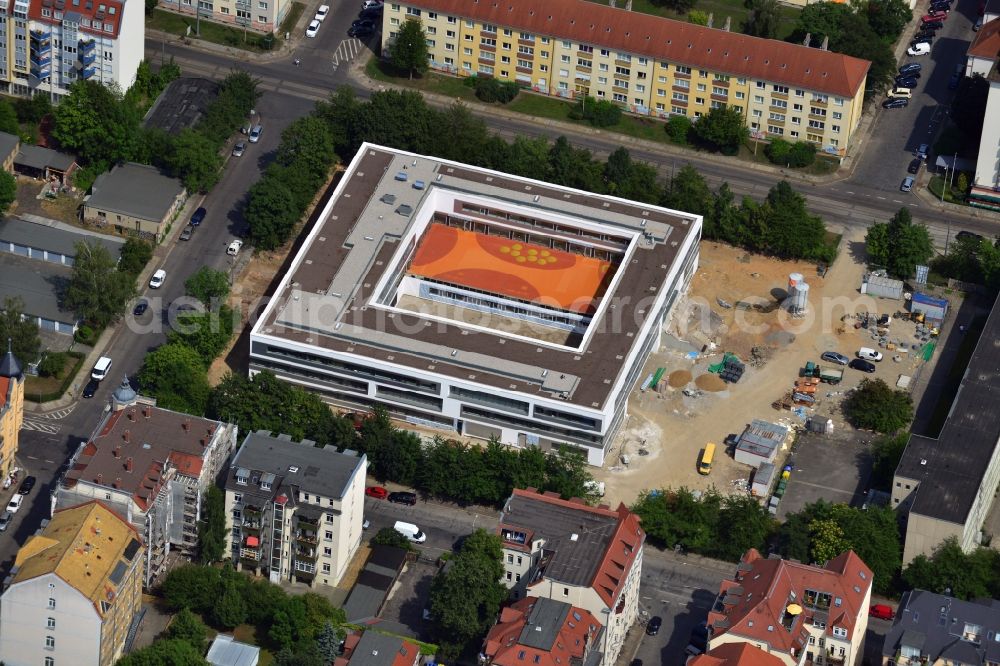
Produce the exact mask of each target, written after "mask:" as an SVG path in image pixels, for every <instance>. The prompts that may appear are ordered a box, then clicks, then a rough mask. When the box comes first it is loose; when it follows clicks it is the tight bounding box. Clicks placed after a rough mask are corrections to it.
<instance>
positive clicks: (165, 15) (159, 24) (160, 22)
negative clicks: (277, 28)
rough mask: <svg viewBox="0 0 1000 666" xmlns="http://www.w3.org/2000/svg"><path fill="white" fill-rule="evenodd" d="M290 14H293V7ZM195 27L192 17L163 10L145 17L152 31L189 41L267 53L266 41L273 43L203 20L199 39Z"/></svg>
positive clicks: (250, 32) (228, 26)
mask: <svg viewBox="0 0 1000 666" xmlns="http://www.w3.org/2000/svg"><path fill="white" fill-rule="evenodd" d="M295 4H296V5H298V6H299V7H300V9H299V10H298V11H299V14H301V13H302V9H301V7H302V5H301V4H300V3H295ZM292 12H293V13H294V12H295V6H294V5H293V7H292ZM196 25H197V21H196V19H195V17H193V16H181V15H180V14H175V13H173V12H168V11H165V10H163V9H154V10H153V13H152V14H150V15H148V16H146V27H147V28H150V29H152V30H160V31H162V32H169V33H171V34H174V35H180V36H182V37H185V36H186V37H190V38H191V39H204V40H205V41H206V42H213V43H215V44H222V45H224V46H232V47H235V48H238V49H246V50H247V51H267V50H269V49H268V41H269V40H270V41H273V40H271V38H269V37H268V36H266V35H261V34H258V33H255V32H252V31H250V30H247V31H246V35H245V36H244V31H243V29H242V28H239V27H236V26H231V25H223V24H221V23H213V22H212V21H208V20H206V19H205V18H202V19H201V36H200V37H199V36H198V35H196V34H195V26H196ZM188 28H190V30H191V32H190V34H188Z"/></svg>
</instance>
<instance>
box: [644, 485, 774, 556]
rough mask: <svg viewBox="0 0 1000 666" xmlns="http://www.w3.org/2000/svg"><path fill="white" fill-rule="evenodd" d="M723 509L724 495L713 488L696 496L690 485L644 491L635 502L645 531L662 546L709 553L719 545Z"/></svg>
mask: <svg viewBox="0 0 1000 666" xmlns="http://www.w3.org/2000/svg"><path fill="white" fill-rule="evenodd" d="M721 509H722V498H721V496H720V495H719V494H718V493H717V492H715V491H714V490H711V491H708V492H706V493H703V494H702V495H701V496H700V497H696V496H695V495H694V493H692V492H691V491H690V490H688V489H687V488H680V489H678V490H671V489H661V490H656V491H647V492H643V493H642V494H640V495H639V499H638V501H636V503H635V504H634V505H633V506H632V510H633V511H634V512H636V513H637V514H638V515H639V517H641V518H642V524H643V529H645V530H646V534H647V535H649V537H650V538H651V539H653V540H655V541H657V542H659V543H660V544H661V545H662V546H663V547H666V548H673V547H675V546H681V547H683V548H685V549H687V550H690V551H692V552H697V553H706V554H707V553H714V552H716V549H717V548H718V547H719V544H718V538H719V537H718V534H719V520H720V518H719V515H720V512H721ZM758 545H760V544H758ZM740 554H742V552H741V553H740Z"/></svg>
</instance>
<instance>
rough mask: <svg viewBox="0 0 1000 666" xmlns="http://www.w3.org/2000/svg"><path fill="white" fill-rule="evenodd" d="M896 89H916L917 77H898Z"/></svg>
mask: <svg viewBox="0 0 1000 666" xmlns="http://www.w3.org/2000/svg"><path fill="white" fill-rule="evenodd" d="M896 87H897V88H916V87H917V77H915V76H897V77H896Z"/></svg>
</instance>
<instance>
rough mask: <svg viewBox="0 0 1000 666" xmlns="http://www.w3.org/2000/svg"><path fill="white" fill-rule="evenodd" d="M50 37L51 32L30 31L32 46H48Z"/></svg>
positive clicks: (43, 30)
mask: <svg viewBox="0 0 1000 666" xmlns="http://www.w3.org/2000/svg"><path fill="white" fill-rule="evenodd" d="M51 37H52V32H51V31H50V30H45V29H35V30H32V31H31V43H32V45H34V44H43V43H44V44H48V43H49V40H50V39H51Z"/></svg>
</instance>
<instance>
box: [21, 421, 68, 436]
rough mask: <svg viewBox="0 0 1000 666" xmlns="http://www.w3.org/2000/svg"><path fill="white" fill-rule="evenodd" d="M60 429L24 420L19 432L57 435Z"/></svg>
mask: <svg viewBox="0 0 1000 666" xmlns="http://www.w3.org/2000/svg"><path fill="white" fill-rule="evenodd" d="M61 429H62V426H57V425H52V424H50V423H42V422H40V421H33V420H32V419H24V422H23V423H22V424H21V430H34V431H37V432H44V433H48V434H50V435H55V434H58V432H59V431H60V430H61Z"/></svg>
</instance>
